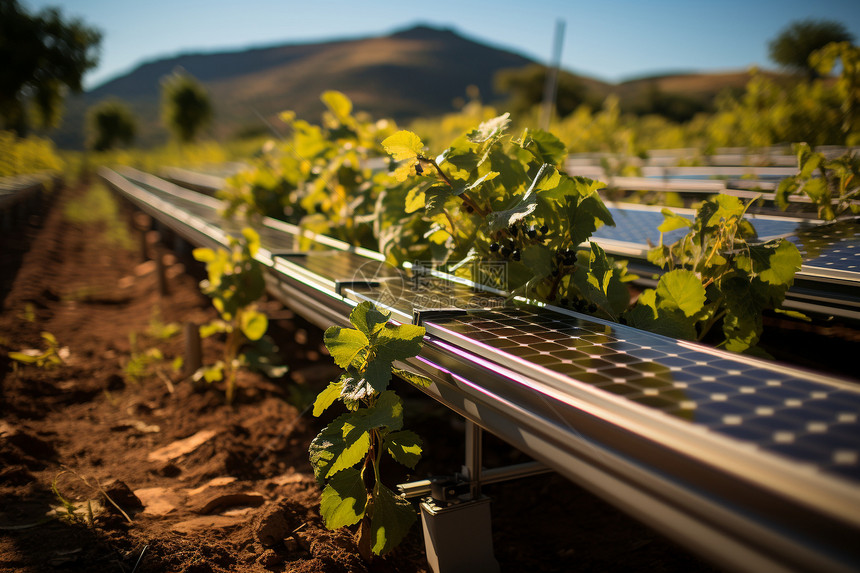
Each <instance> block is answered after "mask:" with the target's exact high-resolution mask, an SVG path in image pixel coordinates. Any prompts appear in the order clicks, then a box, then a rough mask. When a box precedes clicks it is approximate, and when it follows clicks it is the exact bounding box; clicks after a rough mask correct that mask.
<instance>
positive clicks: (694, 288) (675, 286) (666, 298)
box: [657, 269, 706, 317]
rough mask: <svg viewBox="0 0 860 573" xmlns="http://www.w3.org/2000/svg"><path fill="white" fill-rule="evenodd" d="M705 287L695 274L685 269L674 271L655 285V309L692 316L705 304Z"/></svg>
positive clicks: (665, 275)
mask: <svg viewBox="0 0 860 573" xmlns="http://www.w3.org/2000/svg"><path fill="white" fill-rule="evenodd" d="M705 297H706V293H705V287H703V286H702V281H701V279H699V277H698V276H696V273H694V272H693V271H690V270H687V269H675V270H674V271H669V272H668V273H666V274H664V275H663V276H662V277H660V281H659V282H658V283H657V301H658V304H657V307H658V309H660V308H665V309H667V310H674V309H677V310H680V311H682V312H683V313H684V315H686V316H688V317H689V316H693V315H694V314H696V313H697V312H699V311H700V310H702V307H703V306H704V304H705Z"/></svg>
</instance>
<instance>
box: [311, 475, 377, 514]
mask: <svg viewBox="0 0 860 573" xmlns="http://www.w3.org/2000/svg"><path fill="white" fill-rule="evenodd" d="M366 505H367V490H365V487H364V480H362V479H361V472H359V471H358V470H357V469H355V468H347V469H345V470H341V471H339V472H337V473H336V474H334V475H333V476H332V477H331V480H330V481H329V482H328V485H326V486H325V489H323V492H322V496H320V515H321V516H322V518H323V522H324V523H325V526H326V527H327V528H329V529H338V528H340V527H347V526H349V525H355V524H356V523H358V522H359V520H360V519H361V518H362V517H364V510H365V507H366Z"/></svg>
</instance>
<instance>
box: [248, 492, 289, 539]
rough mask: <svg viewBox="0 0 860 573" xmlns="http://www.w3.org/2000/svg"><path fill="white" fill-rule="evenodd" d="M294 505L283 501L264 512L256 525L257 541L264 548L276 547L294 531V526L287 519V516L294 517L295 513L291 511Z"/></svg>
mask: <svg viewBox="0 0 860 573" xmlns="http://www.w3.org/2000/svg"><path fill="white" fill-rule="evenodd" d="M291 505H292V504H290V503H289V502H286V501H281V502H280V503H276V504H273V505H270V506H269V507H267V508H266V509H265V511H263V513H262V514H261V515H260V517H259V518H258V521H257V523H256V524H255V527H254V529H255V531H256V534H257V540H258V541H259V542H260V544H261V545H262V546H263V547H274V546H275V545H277V544H278V543H280V542H281V541H283V540H284V539H286V537H287V536H288V535H290V534H291V533H292V531H293V529H294V526H293V524H292V523H291V522H290V520H288V519H287V516H288V515H289V516H292V514H293V512H292V511H289V513H288V510H289V507H290V506H291Z"/></svg>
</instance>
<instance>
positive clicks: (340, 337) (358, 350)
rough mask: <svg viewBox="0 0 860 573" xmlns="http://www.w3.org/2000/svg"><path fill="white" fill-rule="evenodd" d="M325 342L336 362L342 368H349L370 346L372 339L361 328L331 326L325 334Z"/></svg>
mask: <svg viewBox="0 0 860 573" xmlns="http://www.w3.org/2000/svg"><path fill="white" fill-rule="evenodd" d="M323 342H325V346H326V348H328V351H329V353H330V354H331V357H332V358H333V359H334V363H335V364H337V365H338V366H340V367H341V368H347V367H348V366H350V365H351V364H352V363H353V361H355V360H356V359H357V358H359V359H360V358H361V355H362V352H363V351H364V350H366V349H367V348H368V346H369V345H370V341H369V340H368V339H367V336H365V334H364V333H363V332H361V331H360V330H355V329H353V328H341V327H339V326H331V327H329V328H328V329H327V330H326V331H325V334H324V335H323Z"/></svg>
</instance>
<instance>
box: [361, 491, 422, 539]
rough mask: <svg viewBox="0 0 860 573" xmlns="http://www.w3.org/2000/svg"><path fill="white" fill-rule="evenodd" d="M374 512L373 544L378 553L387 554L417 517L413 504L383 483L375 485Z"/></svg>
mask: <svg viewBox="0 0 860 573" xmlns="http://www.w3.org/2000/svg"><path fill="white" fill-rule="evenodd" d="M372 512H373V513H372V517H371V520H370V531H371V545H372V549H373V552H374V553H375V554H376V555H385V554H386V553H388V552H389V551H391V550H392V549H394V548H395V547H396V546H397V544H398V543H400V542H401V541H402V540H403V538H404V537H406V534H407V533H409V528H410V527H412V524H413V523H415V520H416V519H417V515H416V513H415V509H414V508H413V507H412V504H410V503H409V501H407V500H406V499H405V498H403V497H401V496H399V495H395V494H394V492H392V491H391V490H390V489H388V488H387V487H385V486H384V485H382V484H381V483H377V484H376V486H375V487H374V492H373V509H372Z"/></svg>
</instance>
